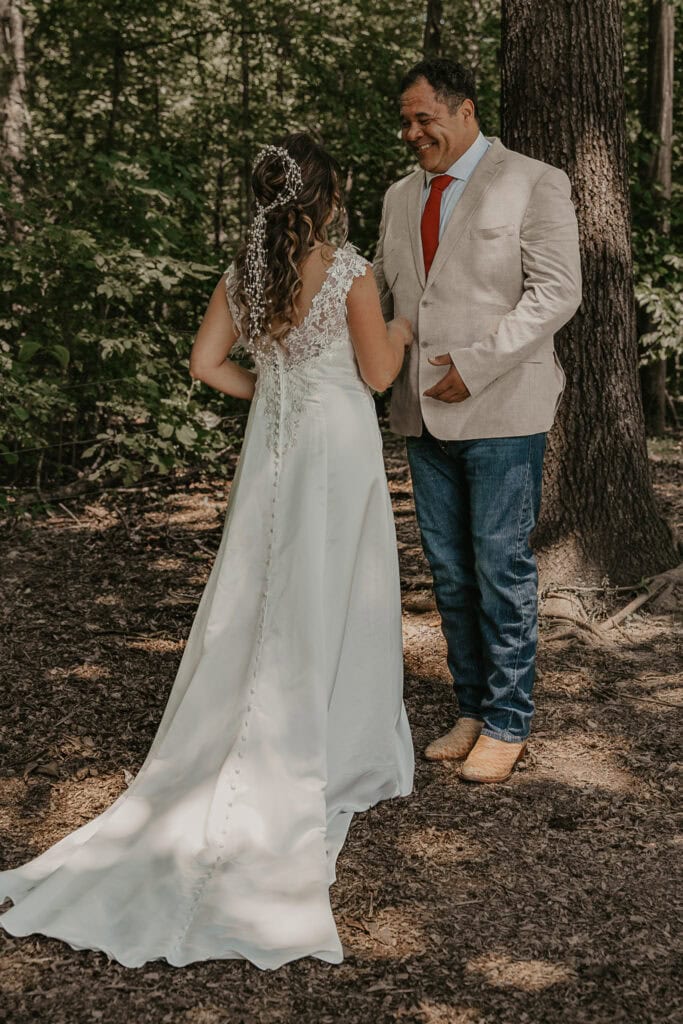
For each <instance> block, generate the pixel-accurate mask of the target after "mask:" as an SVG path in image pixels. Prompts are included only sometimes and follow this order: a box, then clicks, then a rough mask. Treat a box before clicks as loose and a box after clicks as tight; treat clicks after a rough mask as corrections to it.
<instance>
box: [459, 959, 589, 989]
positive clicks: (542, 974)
mask: <svg viewBox="0 0 683 1024" xmlns="http://www.w3.org/2000/svg"><path fill="white" fill-rule="evenodd" d="M465 971H467V972H471V973H475V974H480V975H482V976H483V977H484V978H485V979H486V981H487V982H488V983H489V984H490V985H496V986H501V987H503V988H518V989H521V990H522V991H523V992H538V991H540V990H541V989H544V988H548V986H549V985H557V984H559V983H560V982H566V981H570V980H571V979H573V977H574V972H573V971H572V970H571V968H569V967H567V966H566V965H565V964H557V963H550V962H547V961H545V960H514V959H512V958H511V957H510V955H509V954H508V953H505V952H491V953H485V954H484V955H483V956H479V957H476V958H475V959H474V960H469V961H468V962H467V964H466V966H465Z"/></svg>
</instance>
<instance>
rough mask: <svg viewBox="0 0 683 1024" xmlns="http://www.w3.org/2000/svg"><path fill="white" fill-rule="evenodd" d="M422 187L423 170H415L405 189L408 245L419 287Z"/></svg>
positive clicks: (422, 275) (422, 278) (421, 276)
mask: <svg viewBox="0 0 683 1024" xmlns="http://www.w3.org/2000/svg"><path fill="white" fill-rule="evenodd" d="M423 188H424V171H419V170H418V171H415V174H414V176H413V179H412V181H410V182H409V183H408V187H407V189H406V192H407V195H406V212H407V215H408V234H409V236H410V245H411V247H412V250H413V259H414V260H415V269H416V271H417V277H418V280H419V282H420V287H421V288H424V286H425V261H424V255H423V253H422V234H421V232H420V222H421V220H422V202H421V200H422V189H423Z"/></svg>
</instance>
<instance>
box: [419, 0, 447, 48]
mask: <svg viewBox="0 0 683 1024" xmlns="http://www.w3.org/2000/svg"><path fill="white" fill-rule="evenodd" d="M442 21H443V3H442V0H427V20H426V22H425V32H424V40H423V44H422V51H423V53H424V56H425V57H439V56H440V55H441V25H442Z"/></svg>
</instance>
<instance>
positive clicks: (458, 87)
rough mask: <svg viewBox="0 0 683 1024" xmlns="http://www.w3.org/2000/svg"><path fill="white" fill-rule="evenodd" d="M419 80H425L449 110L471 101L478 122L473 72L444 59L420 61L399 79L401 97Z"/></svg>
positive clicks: (453, 61)
mask: <svg viewBox="0 0 683 1024" xmlns="http://www.w3.org/2000/svg"><path fill="white" fill-rule="evenodd" d="M419 78H425V79H426V80H427V81H428V82H429V84H430V85H431V87H432V89H433V90H434V92H435V93H436V95H437V98H438V99H439V100H441V102H442V103H447V104H448V106H449V107H450V108H451V109H455V108H456V107H459V106H460V104H461V103H462V101H463V100H472V102H473V103H474V116H475V117H476V119H477V121H478V120H479V107H478V105H477V89H476V85H475V81H474V72H473V71H471V70H470V68H466V67H465V66H464V64H459V63H458V61H457V60H448V59H447V58H446V57H432V58H427V59H425V60H421V61H420V62H419V63H418V64H414V65H413V67H412V68H411V69H410V71H406V73H405V75H404V76H403V78H402V79H401V83H400V92H401V95H403V93H404V92H405V91H406V89H409V88H410V87H411V85H415V83H416V82H417V80H418V79H419Z"/></svg>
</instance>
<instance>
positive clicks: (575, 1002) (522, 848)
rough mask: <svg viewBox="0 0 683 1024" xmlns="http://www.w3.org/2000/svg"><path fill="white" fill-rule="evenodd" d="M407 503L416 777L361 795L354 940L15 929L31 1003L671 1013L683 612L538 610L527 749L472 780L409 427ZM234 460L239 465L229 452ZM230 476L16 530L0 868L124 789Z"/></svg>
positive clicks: (14, 955) (68, 1014)
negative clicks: (213, 947)
mask: <svg viewBox="0 0 683 1024" xmlns="http://www.w3.org/2000/svg"><path fill="white" fill-rule="evenodd" d="M385 457H386V463H387V469H388V475H389V479H390V487H391V490H392V496H393V499H394V506H395V511H396V513H397V516H396V523H397V533H398V543H399V559H400V565H401V580H402V587H403V596H404V608H405V614H404V621H403V628H404V642H405V655H406V674H405V678H406V703H407V708H408V716H409V719H410V724H411V728H412V730H413V736H414V740H415V747H416V754H417V758H416V779H415V791H414V793H413V794H412V795H411V796H410V797H408V798H405V799H400V800H393V801H386V802H384V803H382V804H380V805H378V806H377V807H374V808H371V809H370V810H368V811H367V812H365V813H364V814H358V815H356V816H355V817H354V820H353V823H352V825H351V829H350V832H349V838H348V841H347V843H346V845H345V847H344V849H343V850H342V853H341V855H340V858H339V862H338V866H337V875H338V881H337V883H336V884H335V885H334V886H332V889H331V900H332V906H333V911H334V914H335V919H336V921H337V923H338V927H339V932H340V936H341V938H342V941H343V943H344V947H345V961H344V963H343V964H341V965H339V966H334V967H332V966H330V965H328V964H322V963H320V962H318V961H312V960H308V961H301V962H297V963H294V964H291V965H288V966H286V967H284V968H283V969H282V970H280V971H277V972H264V973H261V972H259V971H257V970H256V969H255V968H253V967H251V966H250V965H249V964H246V963H244V962H240V961H230V962H221V961H210V962H207V963H200V964H193V965H191V966H189V967H186V968H183V969H182V970H177V969H174V968H170V967H169V966H168V965H167V964H165V963H164V962H154V963H151V964H148V965H147V966H146V967H145V968H142V969H140V970H139V971H129V970H125V969H124V968H122V967H120V965H118V964H116V963H108V962H107V958H106V957H105V956H104V955H101V954H97V953H92V952H75V951H72V950H71V949H69V948H68V947H67V946H66V945H64V944H62V943H59V942H57V941H55V940H49V939H45V938H42V937H39V936H38V937H29V938H26V939H13V938H11V937H8V936H7V935H5V934H4V933H2V932H1V931H0V959H1V961H2V973H1V974H0V978H1V980H0V993H2V1002H3V1010H5V1011H6V1012H7V1014H8V1019H10V1020H11V1021H12V1024H35V1022H38V1021H40V1022H43V1021H45V1022H47V1021H49V1022H50V1024H80V1022H81V1021H83V1022H86V1021H88V1022H89V1021H94V1022H98V1021H100V1022H102V1024H122V1022H131V1024H228V1022H229V1024H293V1022H295V1021H297V1022H301V1024H337V1022H343V1024H394V1022H406V1024H663V1022H664V1021H669V1020H672V1021H673V1020H674V1019H675V1016H676V1012H677V1010H678V1008H679V1007H680V1004H679V1003H678V1002H677V1001H678V999H679V995H678V989H677V986H676V981H677V978H676V973H675V966H676V965H675V964H674V962H673V955H672V948H673V935H674V931H673V921H672V911H671V905H672V898H671V882H670V880H671V875H672V864H673V858H674V855H675V854H676V853H677V852H679V851H680V846H681V845H683V837H681V835H680V823H679V822H677V817H676V815H677V810H678V807H677V804H678V792H679V788H680V778H679V771H680V764H679V761H680V753H679V752H678V750H677V746H676V744H677V735H678V734H677V725H678V716H679V715H680V712H679V710H677V708H676V707H675V706H674V705H675V704H677V703H680V702H681V698H682V697H683V692H682V691H683V684H682V680H681V677H680V664H681V649H680V641H679V640H678V639H677V636H676V633H675V631H674V630H673V628H672V626H673V620H672V616H671V615H670V614H669V613H667V614H661V615H660V614H656V613H653V612H650V611H648V612H647V613H644V614H642V615H637V616H633V617H632V618H630V619H629V620H628V621H627V622H626V623H625V625H624V627H623V629H621V630H619V631H616V635H615V636H614V637H613V638H612V639H613V643H612V644H611V645H610V646H609V647H604V648H602V647H594V646H592V645H590V644H588V643H582V642H580V641H578V640H568V641H566V642H565V641H561V642H557V643H553V642H549V641H548V640H547V632H548V631H549V630H548V629H547V628H545V627H544V630H543V631H542V634H543V635H542V639H541V647H540V659H539V667H540V672H539V679H538V682H537V686H536V692H535V696H536V701H537V715H536V718H535V722H534V730H533V733H532V737H531V742H530V744H529V758H528V761H527V762H526V764H525V765H524V766H523V767H522V768H521V769H520V770H518V771H516V772H515V773H514V774H513V776H512V778H511V779H510V780H509V781H508V782H506V783H505V784H504V785H501V786H489V787H477V786H466V785H464V784H462V783H461V781H460V779H459V768H458V767H457V766H454V765H449V764H434V763H431V762H427V761H425V760H424V759H423V757H422V750H423V749H424V747H425V746H426V744H427V743H428V742H429V741H430V740H431V739H433V738H434V737H435V736H438V735H440V734H441V733H443V732H444V731H446V729H448V728H450V727H451V726H452V724H453V721H454V719H455V702H454V698H453V694H452V687H451V683H450V679H449V676H448V671H447V669H446V665H445V644H444V641H443V637H442V635H441V630H440V627H439V619H438V616H437V615H436V614H435V611H434V606H433V600H432V597H431V591H430V588H429V577H428V572H427V569H426V565H425V562H424V558H423V556H422V553H421V549H420V546H419V538H418V535H417V529H416V525H415V520H414V516H413V513H412V503H411V493H410V486H409V482H408V476H407V470H406V465H405V459H404V456H403V449H402V444H401V442H399V441H397V440H396V439H394V438H391V437H387V438H386V440H385ZM228 462H229V465H228V466H227V469H226V474H227V477H228V478H230V477H231V476H232V473H233V471H234V466H235V462H234V458H233V457H232V456H231V457H230V460H228ZM225 484H226V481H225V480H223V479H216V478H214V479H206V480H202V481H197V480H188V481H186V482H182V483H181V482H177V481H176V483H175V485H174V486H175V487H176V490H175V491H173V489H172V485H171V483H168V484H167V488H166V490H164V487H163V485H162V484H159V485H158V486H154V487H152V488H140V489H135V488H130V489H127V490H125V491H120V492H116V491H115V492H111V493H108V494H104V495H103V496H102V497H101V498H99V499H97V500H93V499H90V500H89V501H87V500H86V501H85V502H84V501H80V502H79V501H73V502H70V503H69V509H68V511H64V510H61V511H60V510H59V509H58V508H55V509H53V510H52V513H51V514H50V516H49V517H47V516H46V517H45V518H44V519H38V520H36V522H35V524H33V525H30V524H28V523H21V524H19V525H15V526H13V527H11V528H8V529H7V530H5V531H4V532H3V534H2V535H1V536H0V558H2V559H3V564H4V565H5V567H6V574H5V577H4V582H5V584H6V586H5V594H4V597H5V601H4V604H3V605H2V606H1V607H0V618H1V619H2V626H3V628H4V630H5V632H6V634H7V636H8V637H9V640H10V642H9V643H8V645H7V648H6V656H5V658H4V661H3V663H2V664H0V671H1V672H2V673H3V674H4V676H5V679H6V681H7V682H6V683H5V690H6V693H8V694H10V696H9V697H6V698H5V700H4V704H3V708H2V720H1V721H0V837H1V839H0V842H1V843H2V849H1V850H0V867H2V868H4V867H10V866H14V865H16V864H18V863H20V862H22V861H23V860H25V859H27V858H28V857H29V856H33V855H35V854H38V853H40V852H42V851H43V850H45V849H46V848H47V847H48V846H50V845H51V844H52V843H54V842H56V841H57V840H58V839H60V838H61V837H62V836H64V835H66V834H67V833H68V832H70V831H72V830H73V829H75V828H77V827H79V826H80V825H82V824H84V823H85V822H87V821H89V820H90V819H91V818H92V817H94V816H95V815H96V814H98V813H100V812H101V811H103V810H105V809H106V808H107V807H108V806H109V805H110V804H111V803H112V802H113V801H114V800H115V799H116V797H117V796H118V795H119V794H120V793H121V792H122V791H123V790H124V788H125V786H126V784H127V783H129V782H130V781H131V779H132V778H133V776H134V774H135V772H136V771H137V770H138V768H139V767H140V765H141V764H142V762H143V760H144V757H145V755H146V753H147V751H148V748H149V744H150V742H151V740H152V737H153V736H154V733H155V731H156V728H157V726H158V723H159V720H160V718H161V714H162V711H163V708H164V705H165V702H166V699H167V696H168V692H169V689H170V687H171V684H172V682H173V679H174V677H175V673H176V671H177V668H178V663H179V660H180V656H181V652H182V649H183V644H184V641H185V638H186V637H187V634H188V631H189V628H190V624H191V622H192V619H193V617H194V614H195V611H196V607H197V603H198V601H199V598H200V596H201V592H202V589H203V586H204V584H205V582H206V579H207V578H208V575H209V572H210V569H211V565H212V564H213V557H214V554H215V551H216V549H217V547H218V544H219V543H220V539H221V535H222V530H223V521H224V512H225V496H226V493H227V488H226V486H225Z"/></svg>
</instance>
